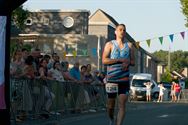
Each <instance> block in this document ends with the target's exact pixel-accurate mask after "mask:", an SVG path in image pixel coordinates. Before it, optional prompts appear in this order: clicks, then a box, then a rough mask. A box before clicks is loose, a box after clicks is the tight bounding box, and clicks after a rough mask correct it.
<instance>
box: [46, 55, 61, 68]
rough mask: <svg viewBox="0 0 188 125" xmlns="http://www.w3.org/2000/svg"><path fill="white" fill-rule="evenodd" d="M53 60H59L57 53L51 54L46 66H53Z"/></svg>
mask: <svg viewBox="0 0 188 125" xmlns="http://www.w3.org/2000/svg"><path fill="white" fill-rule="evenodd" d="M54 62H60V58H59V56H58V54H57V53H53V54H52V60H50V62H49V63H48V66H47V67H48V69H51V68H53V64H54Z"/></svg>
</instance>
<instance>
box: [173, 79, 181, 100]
mask: <svg viewBox="0 0 188 125" xmlns="http://www.w3.org/2000/svg"><path fill="white" fill-rule="evenodd" d="M174 91H175V101H179V99H180V92H181V86H180V85H179V83H177V82H176V83H175V85H174Z"/></svg>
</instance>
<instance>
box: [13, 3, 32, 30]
mask: <svg viewBox="0 0 188 125" xmlns="http://www.w3.org/2000/svg"><path fill="white" fill-rule="evenodd" d="M28 14H29V11H28V10H26V9H23V6H19V7H18V8H16V9H15V10H14V11H13V12H12V15H11V21H12V23H13V25H15V26H16V27H17V28H19V29H23V28H24V22H25V20H26V19H27V17H28Z"/></svg>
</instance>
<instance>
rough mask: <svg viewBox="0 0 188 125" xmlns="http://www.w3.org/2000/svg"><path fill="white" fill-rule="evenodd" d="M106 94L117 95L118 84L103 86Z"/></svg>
mask: <svg viewBox="0 0 188 125" xmlns="http://www.w3.org/2000/svg"><path fill="white" fill-rule="evenodd" d="M105 88H106V92H107V93H117V92H118V84H114V83H107V84H106V85H105Z"/></svg>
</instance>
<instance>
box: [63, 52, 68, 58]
mask: <svg viewBox="0 0 188 125" xmlns="http://www.w3.org/2000/svg"><path fill="white" fill-rule="evenodd" d="M66 55H67V52H66V51H63V58H64V59H65V58H66Z"/></svg>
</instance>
